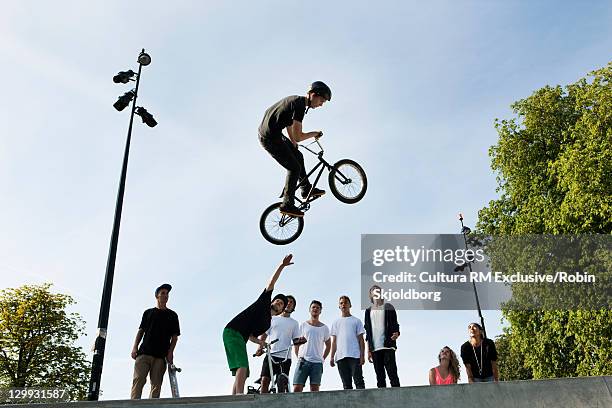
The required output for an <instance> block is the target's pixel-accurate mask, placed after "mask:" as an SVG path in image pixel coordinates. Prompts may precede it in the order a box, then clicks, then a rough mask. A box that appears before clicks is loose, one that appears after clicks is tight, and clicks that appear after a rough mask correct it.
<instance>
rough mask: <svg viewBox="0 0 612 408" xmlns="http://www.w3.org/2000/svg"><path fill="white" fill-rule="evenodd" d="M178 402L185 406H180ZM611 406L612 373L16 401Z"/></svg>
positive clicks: (172, 407)
mask: <svg viewBox="0 0 612 408" xmlns="http://www.w3.org/2000/svg"><path fill="white" fill-rule="evenodd" d="M177 405H182V406H183V407H178V406H177ZM152 406H155V408H246V407H249V408H288V407H291V408H328V407H330V408H335V407H338V408H339V407H342V408H344V407H347V406H348V407H355V408H362V407H363V408H366V407H384V408H400V407H401V408H405V407H410V408H439V407H444V406H452V407H453V408H468V407H469V408H473V407H474V406H489V407H495V408H504V407H509V408H510V407H512V408H515V407H530V408H539V407H542V408H544V407H546V408H549V407H575V408H591V407H592V408H611V407H612V376H603V377H579V378H560V379H553V380H530V381H507V382H499V383H484V384H458V385H448V386H415V387H401V388H382V389H366V390H347V391H322V392H319V393H310V392H305V393H289V394H276V395H240V396H231V395H228V396H212V397H187V398H176V399H172V398H162V399H158V400H150V399H143V400H134V401H132V400H116V401H95V402H72V403H54V404H29V405H26V404H20V407H22V408H26V407H31V408H45V407H46V408H93V407H97V408H98V407H99V408H152Z"/></svg>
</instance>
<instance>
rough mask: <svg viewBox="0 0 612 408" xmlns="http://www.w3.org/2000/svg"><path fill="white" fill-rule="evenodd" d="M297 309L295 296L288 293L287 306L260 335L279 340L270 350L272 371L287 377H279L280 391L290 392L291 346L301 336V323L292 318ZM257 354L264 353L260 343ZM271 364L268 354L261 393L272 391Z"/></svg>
mask: <svg viewBox="0 0 612 408" xmlns="http://www.w3.org/2000/svg"><path fill="white" fill-rule="evenodd" d="M294 310H295V298H294V297H293V296H291V295H287V307H285V310H284V312H283V313H282V314H281V315H280V316H272V323H271V325H270V328H269V329H268V331H267V332H265V333H264V334H262V335H261V336H259V338H260V339H261V340H262V341H265V340H266V339H267V338H270V341H274V340H278V341H277V342H276V343H274V344H272V346H271V348H270V352H271V354H272V361H273V362H274V363H276V364H272V371H273V373H274V375H276V374H279V373H283V374H285V375H287V378H285V377H284V376H281V377H280V378H279V385H278V388H279V389H278V392H289V381H288V378H289V369H290V368H291V346H293V340H294V339H295V340H297V339H298V337H300V325H299V323H298V322H297V321H296V320H295V319H292V318H291V313H293V311H294ZM255 354H256V355H258V356H260V355H262V354H263V346H262V345H260V346H259V348H258V349H257V352H256V353H255ZM270 378H271V377H270V365H269V364H268V356H266V357H265V358H264V361H263V365H262V367H261V393H262V394H267V393H268V392H270Z"/></svg>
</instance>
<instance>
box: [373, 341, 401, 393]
mask: <svg viewBox="0 0 612 408" xmlns="http://www.w3.org/2000/svg"><path fill="white" fill-rule="evenodd" d="M372 360H374V371H376V386H377V387H378V388H385V387H386V386H387V382H386V381H385V370H387V375H389V381H390V382H391V386H392V387H399V386H400V383H399V378H398V376H397V365H396V364H395V350H393V349H382V350H378V351H375V352H373V353H372Z"/></svg>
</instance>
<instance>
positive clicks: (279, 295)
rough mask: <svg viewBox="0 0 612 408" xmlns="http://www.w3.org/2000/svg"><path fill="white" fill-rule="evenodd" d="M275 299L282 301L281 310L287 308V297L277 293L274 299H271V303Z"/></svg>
mask: <svg viewBox="0 0 612 408" xmlns="http://www.w3.org/2000/svg"><path fill="white" fill-rule="evenodd" d="M276 299H280V300H282V301H283V303H284V306H283V308H285V307H287V302H288V300H287V296H285V295H283V294H282V293H279V294H278V295H276V296H274V299H272V302H274V301H275V300H276Z"/></svg>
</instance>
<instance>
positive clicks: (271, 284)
mask: <svg viewBox="0 0 612 408" xmlns="http://www.w3.org/2000/svg"><path fill="white" fill-rule="evenodd" d="M291 259H293V255H291V254H289V255H287V256H286V257H284V258H283V260H282V262H281V263H280V265H278V268H276V271H275V272H274V274H273V275H272V277H271V278H270V280H269V281H268V285H267V286H266V290H267V291H268V292H270V291H272V290H274V285H275V284H276V281H277V280H278V277H279V276H280V274H281V272H282V271H283V269H284V268H285V266H289V265H293V262H291Z"/></svg>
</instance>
